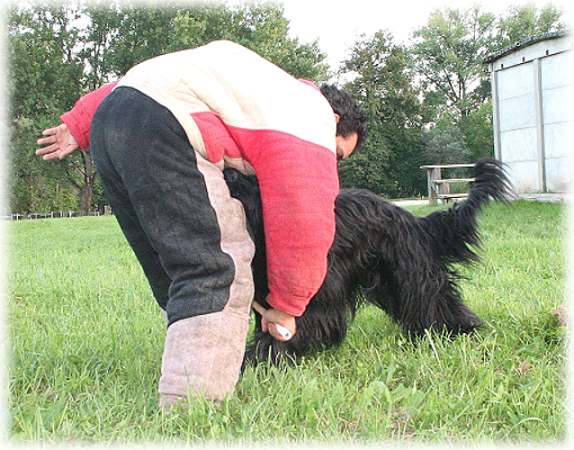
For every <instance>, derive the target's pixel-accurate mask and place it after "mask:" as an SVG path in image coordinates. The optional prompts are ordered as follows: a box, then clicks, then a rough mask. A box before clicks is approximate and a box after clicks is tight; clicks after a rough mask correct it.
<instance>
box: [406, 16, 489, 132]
mask: <svg viewBox="0 0 574 450" xmlns="http://www.w3.org/2000/svg"><path fill="white" fill-rule="evenodd" d="M494 29H495V17H494V15H493V14H490V13H485V12H482V11H481V10H480V8H479V7H474V8H472V9H470V10H468V11H461V10H456V9H450V8H447V9H444V10H437V11H434V12H433V13H432V14H431V16H430V18H429V20H428V22H427V24H426V25H425V26H423V27H421V28H419V29H418V30H416V31H415V33H414V38H415V43H414V45H413V46H412V49H411V51H412V53H413V55H414V61H415V65H416V68H417V72H418V75H419V77H420V78H421V81H422V87H423V89H424V90H425V91H432V92H435V93H437V94H438V95H439V96H440V98H441V100H442V103H443V104H444V105H445V106H446V108H447V111H448V112H449V113H450V114H452V115H453V116H454V117H455V120H457V121H460V120H463V119H465V118H466V117H467V116H468V114H469V113H470V112H471V111H473V110H475V109H476V108H478V107H479V106H480V105H481V104H482V103H483V102H484V101H485V100H486V98H488V96H489V94H490V90H489V85H488V78H487V77H485V74H484V65H483V61H484V58H485V57H486V56H487V55H488V54H489V53H490V52H491V51H492V42H493V35H494Z"/></svg>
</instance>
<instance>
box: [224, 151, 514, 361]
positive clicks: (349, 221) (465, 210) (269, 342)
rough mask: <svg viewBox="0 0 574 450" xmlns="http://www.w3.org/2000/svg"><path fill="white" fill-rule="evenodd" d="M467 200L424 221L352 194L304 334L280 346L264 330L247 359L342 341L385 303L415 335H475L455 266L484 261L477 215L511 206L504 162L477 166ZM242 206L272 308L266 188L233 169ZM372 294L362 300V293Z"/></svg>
mask: <svg viewBox="0 0 574 450" xmlns="http://www.w3.org/2000/svg"><path fill="white" fill-rule="evenodd" d="M474 172H475V174H474V177H475V182H474V183H473V186H472V187H471V189H470V192H469V195H468V198H467V199H466V200H465V201H464V202H461V203H457V204H455V205H454V206H453V207H451V208H450V209H448V210H441V211H437V212H433V213H431V214H429V215H428V216H426V217H416V216H414V215H413V214H411V213H409V212H408V211H406V210H404V209H402V208H400V207H398V206H395V205H393V204H391V203H389V202H387V201H385V200H384V199H382V198H381V197H379V196H378V195H375V194H373V193H372V192H370V191H367V190H363V189H343V190H341V192H340V193H339V195H338V197H337V199H336V204H335V211H336V234H335V239H334V242H333V245H332V247H331V249H330V251H329V255H328V270H327V275H326V277H325V280H324V282H323V285H322V286H321V288H320V290H319V291H318V292H317V293H316V295H315V296H314V297H313V298H312V300H311V302H310V303H309V305H308V306H307V309H306V311H305V313H304V314H303V315H302V316H301V317H299V318H297V320H296V322H297V333H296V335H295V336H294V337H293V338H292V339H291V340H290V341H287V342H279V341H277V340H275V339H273V338H272V337H271V335H269V334H268V333H263V332H262V330H261V317H260V316H259V315H258V314H256V329H255V333H254V336H253V339H252V342H250V344H249V345H248V348H247V351H246V358H245V361H246V362H252V363H257V362H260V361H265V360H268V359H269V358H270V359H271V361H272V362H278V361H279V360H280V359H282V358H283V357H284V356H291V357H296V356H300V355H303V354H305V353H307V352H309V351H312V350H321V349H325V348H328V347H331V346H334V345H337V344H339V343H341V342H342V340H343V339H344V338H345V335H346V333H347V326H348V324H349V322H350V321H351V320H352V319H353V317H354V315H355V312H356V310H357V307H358V306H359V304H360V303H361V302H362V301H364V300H366V301H367V302H369V303H371V304H373V305H376V306H378V307H379V308H381V309H382V310H384V311H385V312H386V313H388V314H389V315H390V317H392V318H393V319H394V320H395V321H396V322H398V323H399V324H400V325H401V327H402V328H403V330H404V331H405V332H406V333H407V334H409V335H413V336H417V335H422V334H424V332H425V330H437V331H447V332H449V333H450V334H453V335H456V334H459V333H469V332H471V331H473V330H474V329H475V328H477V327H478V326H479V325H480V324H481V321H480V319H479V318H478V317H477V316H476V315H475V314H474V313H473V312H472V311H470V309H469V308H468V307H467V306H465V305H464V304H463V301H462V297H461V293H460V290H459V288H458V281H459V279H460V276H459V274H458V273H457V271H456V269H455V268H454V267H453V264H455V263H462V264H465V263H472V262H477V261H478V260H479V257H478V255H477V253H476V249H478V248H479V246H480V235H479V231H478V227H477V214H478V213H479V212H480V210H481V209H482V208H483V206H484V205H486V204H487V203H488V202H489V200H490V199H494V200H502V201H506V199H507V195H508V193H509V182H508V178H507V176H506V174H505V171H504V169H503V167H502V165H501V163H500V162H498V161H496V160H495V159H492V158H484V159H481V160H480V161H478V162H477V163H476V165H475V168H474ZM224 176H225V179H226V181H227V184H228V186H229V188H230V192H231V195H232V196H233V197H235V198H237V199H239V200H240V201H241V202H242V204H243V206H244V208H245V212H246V215H247V219H248V222H249V226H250V232H251V235H252V237H253V240H254V241H255V245H256V255H255V258H254V260H253V263H252V269H253V276H254V281H255V300H256V301H257V302H259V303H260V304H262V305H263V306H265V307H268V305H267V303H266V301H265V298H266V295H267V292H268V291H267V272H266V261H265V239H264V234H263V232H264V230H263V219H262V212H261V203H260V196H259V189H258V186H257V181H256V179H255V178H254V177H246V176H244V175H241V174H240V173H239V172H237V171H234V170H226V171H225V173H224ZM361 293H362V294H363V295H360V294H361Z"/></svg>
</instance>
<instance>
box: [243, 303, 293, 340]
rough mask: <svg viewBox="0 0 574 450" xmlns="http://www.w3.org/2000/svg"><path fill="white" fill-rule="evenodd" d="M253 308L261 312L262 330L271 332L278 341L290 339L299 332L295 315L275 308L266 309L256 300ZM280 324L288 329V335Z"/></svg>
mask: <svg viewBox="0 0 574 450" xmlns="http://www.w3.org/2000/svg"><path fill="white" fill-rule="evenodd" d="M253 308H254V309H255V310H256V311H257V312H258V313H259V314H261V330H262V331H263V332H264V333H269V334H271V336H273V337H274V338H275V339H277V340H278V341H288V340H289V339H291V338H292V337H293V336H295V333H296V332H297V325H296V323H295V316H292V315H291V314H287V313H285V312H283V311H279V310H278V309H274V308H270V309H265V308H263V307H262V306H261V305H259V304H258V303H256V302H253ZM278 326H280V327H283V329H284V330H286V331H288V332H289V335H288V336H286V335H285V334H284V332H282V330H281V329H280V328H278Z"/></svg>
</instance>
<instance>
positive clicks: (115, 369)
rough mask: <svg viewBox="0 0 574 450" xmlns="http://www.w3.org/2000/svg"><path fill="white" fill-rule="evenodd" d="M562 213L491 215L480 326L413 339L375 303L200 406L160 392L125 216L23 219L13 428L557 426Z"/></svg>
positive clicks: (15, 286) (158, 338) (202, 435)
mask: <svg viewBox="0 0 574 450" xmlns="http://www.w3.org/2000/svg"><path fill="white" fill-rule="evenodd" d="M411 210H412V211H414V212H415V213H417V214H426V213H428V212H429V211H431V209H430V208H427V207H424V208H423V207H419V208H411ZM565 216H566V214H565V207H564V206H561V205H554V204H540V203H526V202H516V203H513V204H512V205H511V206H510V207H504V206H502V205H493V206H492V207H490V208H488V209H487V210H486V211H485V213H484V214H483V215H482V216H481V221H480V222H481V229H482V233H483V236H484V251H483V252H482V255H483V262H482V264H480V265H479V266H477V267H474V268H470V269H465V270H464V271H463V273H464V274H465V275H466V276H468V277H469V279H468V280H466V281H464V282H463V283H462V288H463V292H464V296H465V298H466V301H467V303H468V304H469V305H470V306H471V308H472V309H473V310H474V311H475V312H477V313H478V315H479V316H480V317H481V318H482V319H483V320H484V321H485V325H484V326H483V327H482V328H481V329H480V331H479V332H477V333H476V334H474V335H472V336H463V337H460V338H457V339H456V340H451V341H449V340H448V339H446V338H445V337H441V336H439V335H431V334H429V335H427V336H426V337H425V338H424V339H422V340H420V341H416V342H411V341H409V340H407V339H405V337H404V336H402V335H401V333H400V331H399V329H398V327H397V326H396V325H395V324H393V323H392V322H391V321H390V320H389V319H388V318H387V317H386V316H384V315H383V314H382V313H381V312H380V311H378V310H376V309H374V308H372V307H366V308H364V309H362V310H361V311H360V312H359V314H358V316H357V319H356V321H355V323H354V324H353V326H352V327H351V329H350V333H349V336H348V339H347V340H346V341H345V342H344V343H343V344H342V345H341V346H340V347H339V348H337V349H333V350H330V351H328V352H325V353H323V354H320V355H318V356H312V357H308V358H306V359H304V360H302V361H301V362H300V363H299V364H298V365H296V366H293V367H286V366H283V367H279V368H269V367H265V366H260V367H258V368H256V369H253V368H249V369H247V371H246V372H245V373H244V375H243V378H242V379H241V381H240V382H239V384H238V386H237V389H236V393H235V394H234V395H233V396H232V397H231V398H229V399H228V400H226V401H225V402H223V403H221V404H219V405H214V404H210V403H208V402H205V401H195V402H190V404H189V410H188V412H187V414H175V413H169V414H168V413H162V412H161V411H160V410H159V408H158V403H157V397H158V395H157V383H158V378H159V369H160V362H161V354H162V347H163V339H164V334H165V330H164V324H163V322H162V319H161V317H160V314H159V311H158V309H157V307H156V306H155V303H154V300H153V298H152V296H151V293H150V291H149V289H148V287H147V284H146V281H145V279H144V276H143V273H142V272H141V270H140V268H139V266H138V265H137V262H136V260H135V257H134V256H133V255H132V253H131V250H130V249H129V248H128V246H127V244H126V243H125V242H124V239H123V237H122V235H121V233H120V231H119V228H118V227H117V225H116V223H115V220H114V219H113V218H112V217H97V218H96V217H93V218H73V219H54V220H38V221H27V222H19V223H11V224H10V227H9V230H10V248H11V259H10V264H9V305H8V320H9V330H10V331H9V333H10V349H11V355H10V357H11V368H10V371H9V382H10V417H11V425H10V434H11V436H12V440H13V442H15V443H16V442H52V443H58V442H63V441H65V442H67V443H70V442H71V443H78V442H106V443H127V442H152V443H166V442H176V443H206V442H216V443H221V442H225V443H263V442H268V441H274V442H284V441H289V442H296V443H309V442H317V441H320V442H336V443H342V442H355V443H371V442H375V441H377V442H381V441H384V442H404V441H409V442H410V441H415V442H432V443H440V442H445V441H449V442H452V441H463V442H466V443H495V442H496V443H498V442H501V441H502V442H507V443H509V442H536V443H552V442H560V441H562V440H564V439H565V436H566V424H565V420H566V418H565V411H564V404H563V401H564V399H565V389H566V386H565V384H566V377H565V360H566V358H565V341H566V332H565V329H564V328H563V327H561V326H560V325H559V324H558V321H557V319H556V318H555V317H554V315H553V314H552V313H553V310H554V309H555V308H557V307H558V306H560V305H561V304H562V303H563V302H564V289H565V277H566V273H565V262H564V259H565V255H564V244H565V240H566V238H565V234H566V223H565V222H566V221H565Z"/></svg>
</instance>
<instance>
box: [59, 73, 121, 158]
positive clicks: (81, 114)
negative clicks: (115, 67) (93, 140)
mask: <svg viewBox="0 0 574 450" xmlns="http://www.w3.org/2000/svg"><path fill="white" fill-rule="evenodd" d="M116 84H117V82H113V83H108V84H105V85H103V86H102V87H100V88H98V89H96V90H95V91H92V92H90V93H89V94H86V95H84V96H83V97H81V98H80V99H79V100H78V101H77V102H76V104H75V105H74V107H73V108H72V109H71V110H69V111H68V112H65V113H64V114H62V115H61V116H60V120H61V121H62V122H63V123H65V124H66V125H67V127H68V129H69V130H70V133H71V134H72V136H74V139H76V142H77V143H78V145H79V146H80V148H81V149H83V150H85V149H87V148H88V147H89V146H90V124H91V123H92V118H93V117H94V113H95V112H96V109H98V105H99V104H100V103H101V102H102V100H103V99H104V98H105V97H106V96H107V95H108V94H109V93H110V92H111V91H112V89H113V88H114V87H115V85H116Z"/></svg>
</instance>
